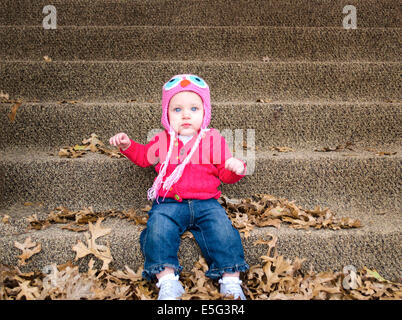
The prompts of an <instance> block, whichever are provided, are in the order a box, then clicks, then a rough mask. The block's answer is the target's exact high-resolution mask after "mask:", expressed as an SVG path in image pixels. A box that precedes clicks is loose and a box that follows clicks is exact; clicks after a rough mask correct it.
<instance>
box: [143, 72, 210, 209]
mask: <svg viewBox="0 0 402 320" xmlns="http://www.w3.org/2000/svg"><path fill="white" fill-rule="evenodd" d="M182 91H192V92H195V93H197V94H198V95H199V96H200V97H201V99H202V101H203V105H204V118H203V121H202V124H201V130H200V132H199V134H198V136H197V140H196V141H195V143H194V145H193V147H192V149H191V151H190V153H189V154H188V155H187V157H186V158H185V159H184V161H183V162H182V163H181V164H180V165H178V166H177V167H176V169H175V170H174V171H173V172H172V174H171V175H170V176H169V177H167V178H166V180H165V181H164V182H163V177H164V176H165V174H166V168H167V166H168V163H169V159H170V157H171V155H172V151H173V143H174V141H175V140H176V133H175V132H174V130H173V129H172V127H171V126H170V123H169V119H168V108H169V102H170V99H171V98H172V97H173V96H174V95H175V94H176V93H179V92H182ZM210 100H211V98H210V92H209V87H208V85H207V83H206V82H205V81H204V80H203V79H202V78H200V77H198V76H196V75H193V74H179V75H175V76H173V77H172V78H171V79H170V80H169V81H168V82H166V83H165V84H164V85H163V87H162V119H161V123H162V126H163V127H164V128H165V129H166V130H167V131H168V133H169V135H170V145H169V151H168V153H167V156H166V159H165V161H164V162H163V164H162V166H161V168H160V170H159V174H158V176H157V178H156V179H155V181H154V183H153V185H152V187H151V188H150V189H149V190H148V200H153V199H155V198H156V200H157V202H158V197H159V195H158V192H159V189H160V188H161V186H162V188H163V190H166V193H165V196H166V194H167V193H168V191H169V190H170V188H171V186H172V185H173V184H175V183H176V182H177V181H178V180H179V179H180V177H181V175H182V173H183V170H184V167H185V166H186V165H187V163H188V162H189V161H190V159H191V157H192V155H193V153H194V152H195V150H196V149H197V147H198V145H199V144H200V141H201V137H202V135H203V134H204V133H205V132H207V131H209V129H207V127H208V125H209V123H210V121H211V101H210ZM163 199H165V197H163ZM158 203H159V202H158Z"/></svg>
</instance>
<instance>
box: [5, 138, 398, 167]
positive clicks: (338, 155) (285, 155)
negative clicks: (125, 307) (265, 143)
mask: <svg viewBox="0 0 402 320" xmlns="http://www.w3.org/2000/svg"><path fill="white" fill-rule="evenodd" d="M104 142H106V141H104ZM106 144H107V145H106V147H107V148H114V149H115V150H116V149H117V147H114V146H111V145H109V144H108V143H106ZM72 146H73V145H72ZM63 147H68V146H60V147H59V148H63ZM352 148H353V149H354V150H355V151H350V150H341V151H331V152H319V151H314V150H313V149H294V151H291V152H279V151H271V150H268V147H267V148H266V150H256V151H255V157H256V160H259V159H310V160H320V159H337V160H339V159H347V158H359V159H364V158H366V159H367V158H374V159H381V160H382V159H396V161H401V158H402V146H401V145H400V144H399V143H398V144H389V145H386V146H384V148H381V150H380V149H378V150H376V151H378V152H381V151H389V152H391V151H392V152H396V154H394V155H390V156H387V155H384V156H379V155H376V154H375V152H374V149H373V150H367V149H369V148H367V147H359V146H358V145H357V146H355V145H353V146H352ZM376 148H378V147H376ZM317 149H322V148H321V146H317ZM384 149H387V150H384ZM58 151H59V149H54V148H52V149H48V150H46V148H44V147H42V146H40V147H36V146H34V145H32V146H26V147H18V148H6V149H4V150H1V155H2V156H1V158H0V163H1V162H9V161H10V162H13V161H15V162H28V163H29V162H33V161H36V162H49V161H56V162H60V161H80V162H86V161H105V162H107V161H116V160H121V159H126V158H125V157H123V158H119V159H117V158H110V157H108V156H107V155H103V154H100V153H98V152H90V151H88V152H87V153H86V154H85V155H83V156H82V157H79V158H67V157H60V156H58V155H57V153H58ZM244 154H245V155H246V154H247V150H244Z"/></svg>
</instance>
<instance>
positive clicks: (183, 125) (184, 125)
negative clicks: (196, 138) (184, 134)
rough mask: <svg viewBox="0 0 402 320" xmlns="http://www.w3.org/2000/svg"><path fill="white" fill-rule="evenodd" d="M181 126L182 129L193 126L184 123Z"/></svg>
mask: <svg viewBox="0 0 402 320" xmlns="http://www.w3.org/2000/svg"><path fill="white" fill-rule="evenodd" d="M181 126H182V127H185V128H188V127H190V126H191V124H190V123H183V124H182V125H181Z"/></svg>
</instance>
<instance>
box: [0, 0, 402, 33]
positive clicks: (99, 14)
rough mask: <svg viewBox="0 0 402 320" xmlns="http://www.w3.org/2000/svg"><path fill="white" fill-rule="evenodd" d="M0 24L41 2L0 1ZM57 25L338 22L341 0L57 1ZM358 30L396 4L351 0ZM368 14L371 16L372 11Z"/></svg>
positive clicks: (37, 8)
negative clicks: (307, 0) (1, 5)
mask: <svg viewBox="0 0 402 320" xmlns="http://www.w3.org/2000/svg"><path fill="white" fill-rule="evenodd" d="M3 2H4V7H5V8H6V10H3V11H2V12H0V24H3V25H10V24H17V25H29V24H32V25H38V24H41V22H42V21H41V20H42V19H43V18H44V17H45V15H44V14H42V9H43V7H44V6H45V5H48V4H49V3H48V2H46V1H30V0H21V1H18V2H15V1H13V0H3ZM52 5H54V6H55V7H56V9H57V10H58V11H57V12H58V19H57V23H58V25H133V24H134V25H189V24H191V25H256V26H261V25H268V26H284V25H285V26H340V25H342V19H343V17H344V16H345V15H344V14H343V13H342V9H343V7H344V6H346V5H347V3H346V2H345V1H342V0H336V1H330V2H328V1H310V2H307V3H306V1H304V0H298V1H292V2H284V1H258V0H257V1H256V0H252V1H243V2H240V3H236V5H235V6H234V5H233V2H232V1H228V0H223V1H222V0H220V1H217V0H205V1H197V0H191V1H185V2H177V1H174V0H170V1H161V2H158V3H157V4H156V3H155V1H153V0H146V1H144V0H135V1H114V2H110V1H107V0H97V1H91V5H88V4H87V3H86V2H77V1H71V0H70V1H66V0H58V1H56V0H55V1H53V2H52ZM353 5H354V6H355V7H356V8H357V17H358V22H357V25H358V28H362V27H377V26H383V27H394V26H400V19H399V16H398V12H399V11H398V9H399V7H398V2H395V1H393V0H383V1H381V2H378V1H376V0H355V1H353ZM373 12H374V13H375V14H373Z"/></svg>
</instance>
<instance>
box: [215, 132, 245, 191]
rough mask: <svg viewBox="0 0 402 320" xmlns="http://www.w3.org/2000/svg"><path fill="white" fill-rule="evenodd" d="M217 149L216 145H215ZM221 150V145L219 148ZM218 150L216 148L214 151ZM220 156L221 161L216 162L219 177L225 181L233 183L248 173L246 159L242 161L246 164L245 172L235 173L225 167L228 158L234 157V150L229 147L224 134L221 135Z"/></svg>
mask: <svg viewBox="0 0 402 320" xmlns="http://www.w3.org/2000/svg"><path fill="white" fill-rule="evenodd" d="M214 149H215V146H214ZM217 149H218V150H219V146H218V148H217ZM215 152H216V149H215V150H214V153H215ZM220 157H221V161H220V162H219V163H218V164H216V167H217V168H218V176H219V179H220V180H221V181H222V182H223V183H228V184H233V183H236V182H238V181H240V180H241V179H242V178H243V177H245V175H246V170H247V167H246V163H245V162H244V161H241V160H240V161H241V162H242V163H243V165H244V174H241V175H238V174H236V173H234V172H233V171H230V170H228V169H225V162H226V160H227V159H229V158H231V157H232V152H231V151H230V149H229V146H228V145H227V143H226V140H225V138H224V137H223V136H221V143H220Z"/></svg>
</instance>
